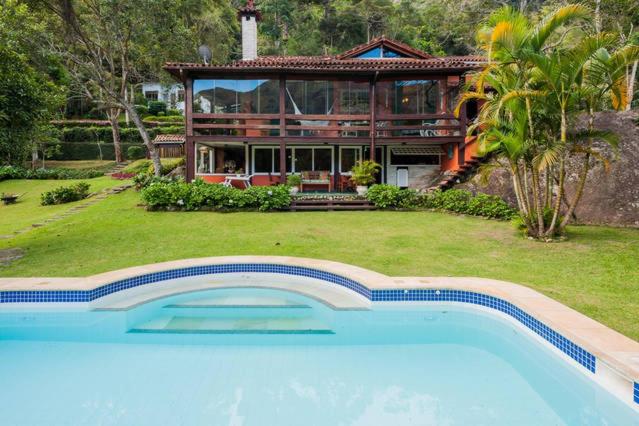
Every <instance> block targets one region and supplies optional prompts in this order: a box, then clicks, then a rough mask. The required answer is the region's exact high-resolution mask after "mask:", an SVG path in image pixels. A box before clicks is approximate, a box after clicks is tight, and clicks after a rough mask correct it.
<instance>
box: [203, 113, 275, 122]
mask: <svg viewBox="0 0 639 426" xmlns="http://www.w3.org/2000/svg"><path fill="white" fill-rule="evenodd" d="M191 115H192V117H193V118H194V119H196V120H277V119H279V118H280V115H279V114H249V113H246V114H244V113H229V114H207V113H200V112H198V113H195V114H191Z"/></svg>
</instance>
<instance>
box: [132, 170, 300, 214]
mask: <svg viewBox="0 0 639 426" xmlns="http://www.w3.org/2000/svg"><path fill="white" fill-rule="evenodd" d="M136 179H137V177H136ZM140 182H141V183H142V184H143V185H144V186H143V188H142V191H141V196H142V200H143V201H144V202H145V203H146V205H147V206H148V208H149V209H150V210H158V209H170V210H199V209H201V208H204V207H206V208H209V209H212V210H249V209H250V210H255V209H257V210H259V211H271V210H282V209H284V208H286V207H288V206H290V204H291V196H290V194H289V187H288V186H285V185H280V186H252V187H250V188H247V189H245V190H241V189H238V188H234V187H227V186H223V185H220V184H208V183H205V182H203V181H201V180H196V181H195V182H193V183H191V184H188V183H184V181H182V180H173V181H171V180H167V179H165V178H164V179H157V178H155V179H148V180H145V181H142V180H141V179H140ZM136 183H137V182H136Z"/></svg>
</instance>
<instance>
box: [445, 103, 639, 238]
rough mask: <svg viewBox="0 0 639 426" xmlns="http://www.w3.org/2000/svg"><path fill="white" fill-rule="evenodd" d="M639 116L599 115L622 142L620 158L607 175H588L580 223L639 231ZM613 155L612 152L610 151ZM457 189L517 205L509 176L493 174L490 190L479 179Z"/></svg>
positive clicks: (571, 184)
mask: <svg viewBox="0 0 639 426" xmlns="http://www.w3.org/2000/svg"><path fill="white" fill-rule="evenodd" d="M637 120H639V112H637V111H632V112H623V113H617V112H603V113H600V114H598V115H597V118H596V121H595V124H596V126H597V128H599V129H606V130H611V131H614V132H615V133H617V135H619V138H620V145H619V154H618V157H617V158H616V160H614V161H613V162H612V163H611V167H610V170H609V171H608V172H606V171H605V170H604V168H603V166H602V165H601V164H597V165H596V166H595V167H594V168H592V169H591V170H590V172H589V174H588V181H587V182H586V188H585V190H584V195H583V197H582V199H581V202H580V203H579V206H578V207H577V211H576V214H577V221H578V222H579V223H588V224H612V225H621V226H637V227H639V126H638V125H637ZM606 150H607V151H608V154H609V155H612V152H611V151H610V149H609V148H606ZM572 169H574V170H575V171H576V172H575V173H573V174H569V175H568V176H567V179H568V185H567V186H566V190H567V191H568V193H569V195H570V197H572V194H573V193H574V190H575V186H576V182H577V180H578V175H577V173H578V172H579V170H580V169H581V166H579V167H572ZM457 188H466V189H470V190H471V191H473V192H476V191H479V192H485V193H488V194H496V195H500V196H502V197H503V198H505V199H506V200H507V201H508V202H509V203H511V204H513V205H515V203H516V202H515V196H514V193H513V190H512V183H511V181H510V176H509V175H508V173H507V172H505V171H502V170H499V171H496V172H495V173H493V175H492V176H491V178H490V182H489V183H488V185H487V186H481V185H480V184H479V182H478V179H477V178H476V177H475V178H473V179H472V180H470V181H468V182H466V183H464V184H461V185H458V186H457Z"/></svg>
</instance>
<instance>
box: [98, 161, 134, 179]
mask: <svg viewBox="0 0 639 426" xmlns="http://www.w3.org/2000/svg"><path fill="white" fill-rule="evenodd" d="M128 165H129V163H127V162H126V161H125V162H124V163H116V164H115V166H113V168H112V169H111V170H109V171H108V172H106V173H104V175H105V176H112V175H114V174H117V173H121V172H122V170H124V169H125V168H126V166H128Z"/></svg>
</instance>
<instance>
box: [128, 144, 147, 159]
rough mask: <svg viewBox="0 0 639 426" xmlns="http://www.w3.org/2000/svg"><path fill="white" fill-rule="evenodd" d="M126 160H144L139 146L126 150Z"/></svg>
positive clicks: (142, 150)
mask: <svg viewBox="0 0 639 426" xmlns="http://www.w3.org/2000/svg"><path fill="white" fill-rule="evenodd" d="M126 158H128V159H129V160H139V159H140V158H144V149H143V148H142V147H141V146H139V145H133V146H130V147H128V148H127V150H126Z"/></svg>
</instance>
